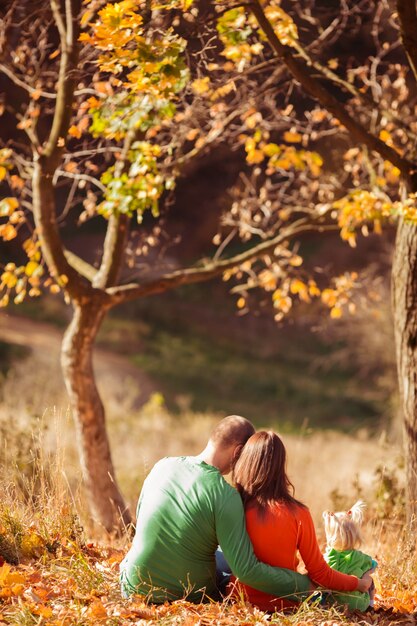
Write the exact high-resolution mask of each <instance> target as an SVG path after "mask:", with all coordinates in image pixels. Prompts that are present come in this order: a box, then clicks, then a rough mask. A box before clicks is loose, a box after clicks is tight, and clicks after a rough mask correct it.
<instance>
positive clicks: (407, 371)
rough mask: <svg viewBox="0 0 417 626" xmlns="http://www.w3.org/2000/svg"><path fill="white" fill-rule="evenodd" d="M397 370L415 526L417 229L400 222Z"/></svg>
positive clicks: (395, 284) (395, 281)
mask: <svg viewBox="0 0 417 626" xmlns="http://www.w3.org/2000/svg"><path fill="white" fill-rule="evenodd" d="M392 301H393V316H394V333H395V344H396V353H397V371H398V381H399V391H400V397H401V406H402V409H403V425H404V448H405V457H406V473H407V476H406V479H407V483H406V503H407V521H408V523H409V524H410V525H411V526H412V527H414V528H416V526H417V229H416V226H415V225H414V224H407V223H404V222H401V223H400V224H399V226H398V230H397V238H396V245H395V252H394V261H393V267H392Z"/></svg>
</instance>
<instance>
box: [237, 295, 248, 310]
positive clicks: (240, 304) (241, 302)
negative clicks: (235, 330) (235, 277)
mask: <svg viewBox="0 0 417 626" xmlns="http://www.w3.org/2000/svg"><path fill="white" fill-rule="evenodd" d="M236 305H237V308H238V309H244V308H245V306H246V300H245V298H243V297H241V298H239V300H238V301H237V302H236Z"/></svg>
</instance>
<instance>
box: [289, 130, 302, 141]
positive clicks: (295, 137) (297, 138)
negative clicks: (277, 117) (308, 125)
mask: <svg viewBox="0 0 417 626" xmlns="http://www.w3.org/2000/svg"><path fill="white" fill-rule="evenodd" d="M302 139H303V136H302V135H300V133H297V132H296V131H293V130H287V131H285V133H284V141H287V142H288V143H300V142H301V141H302Z"/></svg>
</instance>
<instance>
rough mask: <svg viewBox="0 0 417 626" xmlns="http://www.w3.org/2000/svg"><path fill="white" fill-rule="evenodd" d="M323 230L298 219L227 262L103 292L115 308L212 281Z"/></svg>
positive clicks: (210, 264)
mask: <svg viewBox="0 0 417 626" xmlns="http://www.w3.org/2000/svg"><path fill="white" fill-rule="evenodd" d="M332 228H333V227H332ZM326 229H327V227H326V226H318V225H317V223H315V222H312V221H308V222H307V221H306V220H304V219H301V220H299V221H298V222H295V223H293V224H291V225H290V226H288V227H287V228H284V229H282V230H281V231H280V233H279V234H278V235H277V236H276V237H273V238H272V239H268V240H267V241H262V243H260V244H258V245H255V246H253V247H251V248H250V249H249V250H246V251H245V252H242V253H240V254H236V255H235V256H232V257H230V258H228V259H221V260H216V261H211V262H209V263H206V264H205V265H203V266H202V267H191V268H185V269H181V270H176V271H174V272H170V273H167V274H163V275H162V276H160V277H159V278H156V279H155V280H151V281H149V282H147V283H143V284H142V285H140V284H128V285H121V286H120V287H111V288H109V289H106V293H107V294H108V295H109V296H111V297H112V304H113V305H116V304H119V303H120V302H128V301H130V300H134V299H135V298H138V297H141V296H148V295H153V294H156V293H162V292H163V291H167V290H168V289H174V288H176V287H179V286H180V285H190V284H192V283H197V282H203V281H206V280H211V279H212V278H215V277H216V276H219V275H220V274H222V273H223V272H224V271H226V270H228V269H232V268H234V267H237V266H239V265H241V264H242V263H244V262H245V261H251V260H254V259H256V258H259V257H261V256H262V255H264V254H266V253H268V252H271V250H274V248H275V247H276V246H278V245H280V244H282V243H283V242H284V241H288V240H289V239H291V238H293V237H295V236H298V235H300V234H302V233H306V232H309V231H311V230H314V231H316V232H317V231H321V230H326Z"/></svg>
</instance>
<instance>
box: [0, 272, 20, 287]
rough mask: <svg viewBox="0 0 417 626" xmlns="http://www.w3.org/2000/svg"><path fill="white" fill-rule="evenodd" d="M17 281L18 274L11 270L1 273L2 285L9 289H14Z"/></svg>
mask: <svg viewBox="0 0 417 626" xmlns="http://www.w3.org/2000/svg"><path fill="white" fill-rule="evenodd" d="M16 283H17V276H16V275H15V274H12V273H11V272H3V274H2V275H1V285H2V286H3V287H7V288H8V289H13V287H15V285H16Z"/></svg>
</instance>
